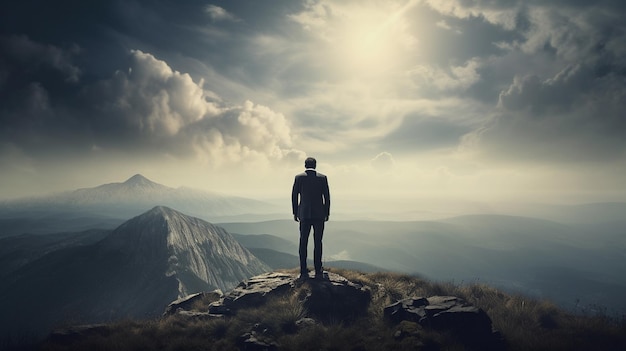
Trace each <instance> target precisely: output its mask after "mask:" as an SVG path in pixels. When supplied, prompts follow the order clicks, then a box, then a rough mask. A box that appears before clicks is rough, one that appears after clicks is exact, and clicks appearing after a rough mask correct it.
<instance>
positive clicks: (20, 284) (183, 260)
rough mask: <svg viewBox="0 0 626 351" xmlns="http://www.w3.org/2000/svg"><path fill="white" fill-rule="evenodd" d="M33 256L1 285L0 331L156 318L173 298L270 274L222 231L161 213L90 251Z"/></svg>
mask: <svg viewBox="0 0 626 351" xmlns="http://www.w3.org/2000/svg"><path fill="white" fill-rule="evenodd" d="M22 239H25V238H22ZM70 239H72V240H78V239H80V235H78V239H77V238H75V237H70ZM8 240H14V241H15V239H12V238H8V239H4V240H3V241H4V242H5V243H7V242H8ZM22 241H23V240H22ZM20 245H21V246H22V247H24V246H27V245H26V244H20ZM56 245H59V243H57V244H56ZM38 247H39V248H40V249H41V248H44V247H46V245H43V244H42V245H39V246H38ZM24 250H26V251H28V247H26V249H23V250H22V251H24ZM18 251H19V250H18V249H13V251H11V252H13V253H15V252H18ZM34 251H36V252H35V256H36V255H40V257H31V259H30V261H29V262H27V263H26V264H23V265H21V266H20V267H18V268H17V269H14V270H12V271H11V272H9V273H8V274H7V275H5V276H3V277H2V280H3V283H2V285H1V286H0V310H1V311H2V313H1V314H0V329H2V330H11V329H20V330H22V331H23V332H34V333H38V332H39V333H40V332H43V331H46V330H49V328H50V327H52V326H53V325H55V324H58V323H61V322H65V321H68V320H72V321H74V322H81V323H94V322H102V321H108V320H114V319H119V318H124V317H133V318H141V317H146V316H157V315H160V314H161V313H162V312H163V309H164V308H165V306H167V304H168V303H170V302H171V301H173V300H175V299H176V298H179V297H182V296H185V295H187V294H190V293H194V292H198V291H210V290H213V289H216V288H219V289H230V288H232V287H234V286H235V285H236V284H237V283H239V282H240V281H241V280H243V279H246V278H247V277H250V276H253V275H256V274H259V273H263V272H266V271H268V270H269V269H270V268H269V267H268V266H267V265H266V264H264V263H263V262H261V261H260V260H259V259H257V258H256V257H255V256H254V255H252V254H251V253H250V252H249V251H248V250H247V249H245V248H244V247H243V246H241V245H240V244H239V243H238V242H237V241H236V240H235V239H234V238H233V237H232V236H231V235H230V234H229V233H228V232H226V231H225V230H224V229H223V228H220V227H217V226H214V225H212V224H210V223H208V222H205V221H203V220H201V219H198V218H194V217H190V216H187V215H184V214H182V213H180V212H177V211H174V210H172V209H170V208H167V207H162V206H158V207H155V208H153V209H151V210H149V211H147V212H146V213H143V214H141V215H140V216H137V217H134V218H132V219H130V220H128V221H126V222H124V223H123V224H122V225H120V226H119V227H118V228H116V229H115V230H113V231H111V232H110V233H109V234H108V235H107V236H106V237H104V238H103V239H102V240H100V241H98V242H96V243H92V244H88V245H67V247H64V248H59V249H56V250H53V251H51V252H48V253H45V252H41V251H37V250H34ZM11 252H9V254H10V253H11ZM5 259H6V258H3V257H0V261H3V260H5Z"/></svg>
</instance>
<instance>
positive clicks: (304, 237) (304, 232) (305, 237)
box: [299, 220, 311, 273]
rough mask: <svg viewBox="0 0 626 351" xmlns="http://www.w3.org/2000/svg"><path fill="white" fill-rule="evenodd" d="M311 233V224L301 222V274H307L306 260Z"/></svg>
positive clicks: (304, 221)
mask: <svg viewBox="0 0 626 351" xmlns="http://www.w3.org/2000/svg"><path fill="white" fill-rule="evenodd" d="M310 233H311V222H310V221H306V220H300V247H299V253H300V273H304V272H307V267H306V258H307V247H308V245H309V234H310Z"/></svg>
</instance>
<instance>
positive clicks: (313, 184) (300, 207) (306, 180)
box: [291, 157, 330, 279]
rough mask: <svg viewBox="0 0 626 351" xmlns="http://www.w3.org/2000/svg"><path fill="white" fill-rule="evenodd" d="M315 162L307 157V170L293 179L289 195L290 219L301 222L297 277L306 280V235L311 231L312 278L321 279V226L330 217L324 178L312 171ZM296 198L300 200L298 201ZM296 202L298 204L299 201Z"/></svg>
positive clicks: (328, 194) (322, 231)
mask: <svg viewBox="0 0 626 351" xmlns="http://www.w3.org/2000/svg"><path fill="white" fill-rule="evenodd" d="M316 164H317V161H316V160H315V159H314V158H313V157H308V158H307V159H306V160H305V161H304V167H305V168H306V170H305V171H304V173H300V174H298V175H296V179H295V181H294V183H293V190H292V192H291V206H292V208H293V219H294V220H295V221H296V222H300V248H299V253H300V277H302V278H305V277H308V275H309V273H308V270H307V266H306V258H307V257H306V256H307V246H308V243H309V234H310V233H311V227H313V241H314V249H313V263H314V265H315V278H318V279H319V278H322V274H323V272H322V236H323V235H324V222H326V221H328V216H329V215H330V191H329V189H328V179H327V178H326V176H325V175H323V174H321V173H318V172H317V171H315V167H316ZM298 198H299V199H298ZM298 200H299V201H298Z"/></svg>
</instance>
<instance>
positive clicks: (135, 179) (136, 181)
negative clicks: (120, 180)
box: [124, 173, 156, 185]
mask: <svg viewBox="0 0 626 351" xmlns="http://www.w3.org/2000/svg"><path fill="white" fill-rule="evenodd" d="M124 184H128V185H144V184H156V183H155V182H153V181H151V180H150V179H148V178H146V177H144V176H143V175H141V174H139V173H137V174H135V175H134V176H132V177H130V178H128V180H126V181H125V182H124Z"/></svg>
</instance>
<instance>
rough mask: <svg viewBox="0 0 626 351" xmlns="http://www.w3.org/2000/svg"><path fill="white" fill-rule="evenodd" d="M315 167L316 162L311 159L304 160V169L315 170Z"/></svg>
mask: <svg viewBox="0 0 626 351" xmlns="http://www.w3.org/2000/svg"><path fill="white" fill-rule="evenodd" d="M316 165H317V161H316V160H315V159H314V158H313V157H307V158H306V160H304V167H305V168H315V166H316Z"/></svg>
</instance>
